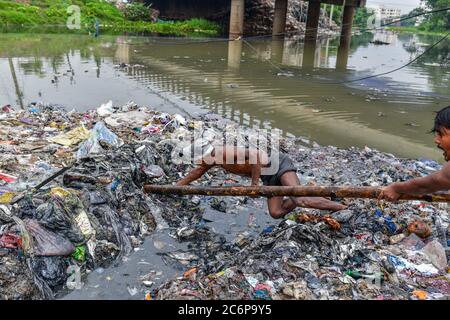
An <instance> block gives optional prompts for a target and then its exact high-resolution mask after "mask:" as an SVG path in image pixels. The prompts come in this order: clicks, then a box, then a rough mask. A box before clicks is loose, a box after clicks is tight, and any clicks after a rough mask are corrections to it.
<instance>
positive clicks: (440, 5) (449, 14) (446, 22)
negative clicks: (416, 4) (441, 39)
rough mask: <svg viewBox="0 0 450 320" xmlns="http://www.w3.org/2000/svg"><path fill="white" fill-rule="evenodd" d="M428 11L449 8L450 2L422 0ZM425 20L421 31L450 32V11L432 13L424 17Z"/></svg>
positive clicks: (445, 0) (444, 0)
mask: <svg viewBox="0 0 450 320" xmlns="http://www.w3.org/2000/svg"><path fill="white" fill-rule="evenodd" d="M422 1H423V2H424V3H425V4H426V6H427V8H428V9H429V10H439V9H445V8H450V0H422ZM425 17H426V19H425V21H424V22H423V23H422V25H421V29H423V30H426V31H441V32H444V31H448V30H450V10H448V11H444V12H438V13H433V14H429V15H426V16H425Z"/></svg>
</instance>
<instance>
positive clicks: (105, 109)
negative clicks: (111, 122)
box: [97, 100, 114, 117]
mask: <svg viewBox="0 0 450 320" xmlns="http://www.w3.org/2000/svg"><path fill="white" fill-rule="evenodd" d="M113 112H114V109H113V103H112V101H111V100H109V101H108V102H107V103H105V104H102V105H101V106H100V108H98V109H97V113H98V115H99V116H100V117H105V116H108V115H110V114H112V113H113Z"/></svg>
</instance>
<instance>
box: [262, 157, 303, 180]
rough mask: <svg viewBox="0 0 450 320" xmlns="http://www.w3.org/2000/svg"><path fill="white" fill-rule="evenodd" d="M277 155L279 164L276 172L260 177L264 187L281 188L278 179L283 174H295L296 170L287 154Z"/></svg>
mask: <svg viewBox="0 0 450 320" xmlns="http://www.w3.org/2000/svg"><path fill="white" fill-rule="evenodd" d="M279 155H280V162H279V168H278V172H277V173H276V174H274V175H269V176H263V175H261V180H262V182H263V184H264V185H265V186H281V181H280V178H281V176H282V175H283V174H285V173H286V172H289V171H294V172H297V168H296V167H295V166H294V163H293V162H292V160H291V158H289V156H288V155H287V154H285V153H281V152H280V153H279Z"/></svg>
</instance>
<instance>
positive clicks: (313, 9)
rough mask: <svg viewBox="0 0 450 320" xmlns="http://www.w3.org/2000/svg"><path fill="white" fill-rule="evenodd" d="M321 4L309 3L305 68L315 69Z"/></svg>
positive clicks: (304, 58)
mask: <svg viewBox="0 0 450 320" xmlns="http://www.w3.org/2000/svg"><path fill="white" fill-rule="evenodd" d="M319 17H320V2H319V1H317V2H316V1H310V2H309V3H308V18H307V20H306V33H305V48H304V57H303V67H313V66H314V57H315V53H316V42H317V32H318V30H319Z"/></svg>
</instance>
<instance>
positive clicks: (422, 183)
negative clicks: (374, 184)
mask: <svg viewBox="0 0 450 320" xmlns="http://www.w3.org/2000/svg"><path fill="white" fill-rule="evenodd" d="M448 189H450V163H449V164H446V165H445V166H444V168H442V170H440V171H438V172H436V173H433V174H431V175H429V176H427V177H423V178H417V179H412V180H409V181H405V182H395V183H393V184H391V185H389V186H388V187H386V188H385V189H384V190H383V192H382V193H381V195H380V199H386V200H390V201H396V200H398V199H399V198H400V196H401V195H402V194H428V193H433V192H437V191H445V190H448Z"/></svg>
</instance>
